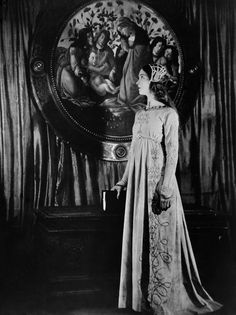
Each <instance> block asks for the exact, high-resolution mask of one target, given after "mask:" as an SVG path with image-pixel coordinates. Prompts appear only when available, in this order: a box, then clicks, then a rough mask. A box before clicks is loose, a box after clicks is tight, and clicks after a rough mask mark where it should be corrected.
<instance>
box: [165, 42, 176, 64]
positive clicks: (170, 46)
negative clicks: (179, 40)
mask: <svg viewBox="0 0 236 315" xmlns="http://www.w3.org/2000/svg"><path fill="white" fill-rule="evenodd" d="M166 49H171V51H172V63H173V64H176V65H177V64H178V55H179V54H178V50H177V48H176V47H175V46H173V45H167V46H166V47H165V50H166Z"/></svg>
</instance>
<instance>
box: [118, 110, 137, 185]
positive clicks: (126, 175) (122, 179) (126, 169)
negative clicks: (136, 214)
mask: <svg viewBox="0 0 236 315" xmlns="http://www.w3.org/2000/svg"><path fill="white" fill-rule="evenodd" d="M137 115H138V112H137V113H136V115H135V119H134V124H135V122H136V119H137ZM133 143H134V137H133V138H132V141H131V145H130V149H129V157H130V154H131V152H132V148H133ZM129 157H128V162H127V164H126V167H125V171H124V174H123V176H122V178H121V180H120V181H119V182H117V183H116V185H117V186H124V187H125V186H127V182H128V176H129V165H130V158H129Z"/></svg>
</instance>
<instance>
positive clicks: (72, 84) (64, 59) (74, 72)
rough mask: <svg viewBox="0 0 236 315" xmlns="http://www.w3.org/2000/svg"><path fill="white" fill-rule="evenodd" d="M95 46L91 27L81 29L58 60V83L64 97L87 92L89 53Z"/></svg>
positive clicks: (73, 96)
mask: <svg viewBox="0 0 236 315" xmlns="http://www.w3.org/2000/svg"><path fill="white" fill-rule="evenodd" d="M92 47H93V33H92V30H91V29H90V28H83V29H81V30H80V31H79V34H78V38H77V39H76V40H75V41H74V43H72V44H71V45H70V47H69V48H68V51H67V53H66V54H65V55H63V56H61V57H60V58H59V60H58V64H59V66H58V69H57V84H58V87H59V88H60V93H61V96H62V97H69V98H70V97H72V98H77V97H79V96H81V95H85V94H86V92H87V85H88V77H87V63H88V60H87V59H88V53H89V51H90V50H91V49H92Z"/></svg>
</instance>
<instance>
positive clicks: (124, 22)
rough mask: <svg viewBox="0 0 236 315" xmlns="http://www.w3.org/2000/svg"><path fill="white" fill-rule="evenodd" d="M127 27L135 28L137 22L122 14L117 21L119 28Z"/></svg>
mask: <svg viewBox="0 0 236 315" xmlns="http://www.w3.org/2000/svg"><path fill="white" fill-rule="evenodd" d="M125 27H128V28H130V29H132V30H135V27H136V24H135V23H134V22H133V21H131V20H130V19H129V18H128V17H126V16H122V17H120V18H119V19H118V21H117V28H125Z"/></svg>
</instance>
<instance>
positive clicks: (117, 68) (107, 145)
mask: <svg viewBox="0 0 236 315" xmlns="http://www.w3.org/2000/svg"><path fill="white" fill-rule="evenodd" d="M63 13H64V12H61V13H55V15H56V14H58V18H54V19H53V22H54V23H52V22H51V21H50V19H49V20H48V21H47V22H45V20H42V21H41V27H38V30H37V32H36V34H35V36H34V42H33V46H32V51H31V63H30V65H31V66H30V70H31V82H32V85H33V92H34V96H35V99H36V102H37V104H38V107H39V108H40V110H41V111H42V113H43V115H44V116H45V118H46V119H47V121H48V122H49V123H50V124H51V125H52V126H53V127H54V129H55V131H56V133H57V134H58V135H59V136H61V137H62V138H64V139H65V140H66V141H69V142H70V143H71V144H72V145H74V146H79V147H80V149H81V150H84V151H85V152H87V153H93V154H96V155H97V156H98V157H99V158H101V159H105V160H111V161H122V160H126V159H127V156H128V150H129V146H130V142H131V139H132V125H133V122H134V116H135V113H136V112H137V111H138V110H139V109H140V108H142V107H143V106H144V104H145V99H143V97H142V96H140V95H139V94H138V88H137V85H136V81H137V77H138V72H139V70H140V68H141V67H142V66H143V65H144V64H146V63H156V64H158V63H161V64H163V63H164V65H165V67H166V70H167V73H168V77H166V81H165V84H166V87H167V89H168V91H169V93H170V95H171V96H172V98H173V100H174V101H175V103H176V105H177V107H178V104H179V103H180V102H181V95H182V90H183V83H184V58H183V52H182V48H181V46H180V43H179V41H178V39H177V37H176V35H175V33H174V31H173V30H172V28H171V27H170V25H169V24H168V23H167V21H166V20H165V18H164V17H162V16H161V15H160V14H159V13H158V12H157V11H156V10H155V9H153V8H152V7H150V6H149V5H146V4H145V3H142V2H137V1H121V0H116V1H107V0H102V1H92V2H89V3H87V4H85V5H84V4H83V5H82V6H80V7H78V8H77V9H76V10H75V11H74V9H73V12H70V14H69V15H68V14H67V15H66V17H64V15H63ZM55 20H57V21H58V22H57V23H55ZM49 29H50V31H49ZM130 29H132V31H133V32H132V36H130V37H128V36H127V33H128V30H130ZM39 74H40V75H39Z"/></svg>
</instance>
